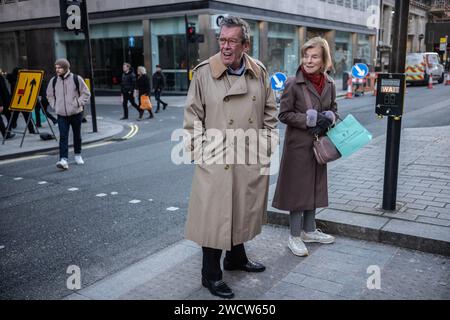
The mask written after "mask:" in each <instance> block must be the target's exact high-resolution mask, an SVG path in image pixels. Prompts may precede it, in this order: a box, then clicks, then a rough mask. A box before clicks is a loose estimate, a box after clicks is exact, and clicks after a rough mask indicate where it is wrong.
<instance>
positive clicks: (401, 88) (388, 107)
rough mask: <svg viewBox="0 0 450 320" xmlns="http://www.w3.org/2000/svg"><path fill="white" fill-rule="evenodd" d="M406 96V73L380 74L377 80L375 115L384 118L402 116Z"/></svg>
mask: <svg viewBox="0 0 450 320" xmlns="http://www.w3.org/2000/svg"><path fill="white" fill-rule="evenodd" d="M404 95H405V74H404V73H380V74H379V75H378V80H377V97H376V107H375V113H376V114H378V115H383V116H401V115H402V114H403V100H404Z"/></svg>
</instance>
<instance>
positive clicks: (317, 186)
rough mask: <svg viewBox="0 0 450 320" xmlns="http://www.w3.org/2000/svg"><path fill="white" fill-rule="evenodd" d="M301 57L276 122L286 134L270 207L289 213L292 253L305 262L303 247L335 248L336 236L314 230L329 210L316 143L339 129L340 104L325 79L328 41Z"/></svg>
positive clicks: (310, 45) (315, 42)
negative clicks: (317, 219)
mask: <svg viewBox="0 0 450 320" xmlns="http://www.w3.org/2000/svg"><path fill="white" fill-rule="evenodd" d="M301 54H302V62H301V65H300V67H299V68H298V70H297V73H296V76H295V77H290V78H288V80H287V81H286V82H285V89H284V91H283V94H282V96H281V102H280V113H279V116H278V119H279V120H280V121H281V122H282V123H285V124H286V125H287V128H286V133H285V139H284V147H283V154H282V159H281V164H280V170H279V175H278V181H277V185H276V189H275V195H274V198H273V202H272V206H273V207H274V208H277V209H280V210H286V211H289V212H290V214H289V222H290V229H291V234H290V236H289V240H288V247H289V248H290V249H291V251H292V253H293V254H295V255H298V256H306V255H308V250H307V248H306V246H305V244H304V242H319V243H332V242H334V237H333V236H330V235H328V234H325V233H323V232H321V230H319V229H316V223H315V213H316V209H317V208H321V207H326V206H328V186H327V166H326V165H320V164H318V163H317V161H316V159H315V157H314V154H313V141H314V139H315V137H316V136H322V135H324V134H325V133H326V130H328V128H329V127H330V126H331V125H333V124H334V123H335V121H336V118H337V104H336V87H335V84H334V81H333V80H332V79H331V78H330V77H329V76H328V74H327V73H326V71H327V70H328V69H329V68H330V67H331V63H332V60H331V56H330V49H329V46H328V43H327V41H326V40H325V39H322V38H320V37H316V38H313V39H311V40H309V41H308V42H306V43H305V44H304V45H303V46H302V48H301ZM303 87H305V89H306V91H304V90H303V89H304V88H303ZM304 92H306V93H304ZM305 94H308V95H309V96H310V100H311V103H312V106H308V105H307V101H308V97H305Z"/></svg>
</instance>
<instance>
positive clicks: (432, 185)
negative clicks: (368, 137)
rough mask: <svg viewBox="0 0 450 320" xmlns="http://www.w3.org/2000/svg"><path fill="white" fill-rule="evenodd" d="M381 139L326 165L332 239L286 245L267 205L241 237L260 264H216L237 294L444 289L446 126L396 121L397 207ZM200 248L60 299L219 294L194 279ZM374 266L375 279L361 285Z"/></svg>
mask: <svg viewBox="0 0 450 320" xmlns="http://www.w3.org/2000/svg"><path fill="white" fill-rule="evenodd" d="M384 148H385V136H381V137H378V138H376V139H374V140H373V141H371V143H370V144H369V145H368V146H366V147H365V148H364V149H362V150H360V151H359V152H357V153H356V154H354V155H352V156H351V157H349V158H348V159H340V160H338V161H336V162H334V163H332V164H330V165H329V191H330V192H329V194H330V206H329V208H327V209H322V210H321V211H320V213H319V214H318V216H317V218H318V224H319V227H322V229H323V230H324V231H328V232H330V233H333V234H335V235H336V241H335V243H334V244H331V245H321V244H316V243H312V244H307V247H308V250H309V256H307V257H302V258H300V257H296V256H294V255H292V253H291V252H290V250H289V249H288V248H287V239H288V236H289V229H288V228H287V227H285V225H287V222H288V215H287V213H286V212H282V211H278V210H275V209H273V208H270V209H269V214H268V216H269V222H270V223H272V225H271V224H269V225H266V226H264V227H263V231H262V233H261V234H260V235H258V236H257V237H256V238H255V239H253V240H252V241H249V242H248V243H247V244H246V249H247V253H248V256H249V257H250V258H251V259H255V260H257V261H259V262H261V263H263V264H264V265H265V266H266V268H267V269H266V271H265V272H262V273H246V272H241V271H233V272H227V271H224V275H223V279H224V281H226V282H227V283H228V285H230V287H231V288H232V289H233V290H234V292H235V295H236V296H235V299H242V300H259V299H263V300H267V299H270V300H292V299H305V300H320V299H338V300H345V299H362V300H366V299H421V300H423V299H426V300H428V299H444V300H448V299H450V282H449V279H450V268H448V265H449V263H450V257H449V256H450V246H449V243H450V212H449V211H450V161H449V160H450V127H437V128H419V129H404V130H403V132H402V140H401V152H400V170H399V180H398V197H397V199H398V211H397V212H395V213H394V212H386V211H384V210H382V209H380V206H379V204H380V202H381V199H382V187H383V185H382V184H383V171H384ZM274 187H275V186H274V185H272V186H271V188H270V199H269V207H270V203H271V198H272V196H273V192H274ZM346 236H349V237H353V239H352V238H346ZM354 238H359V239H354ZM405 247H406V248H405ZM408 248H413V249H416V250H419V251H416V250H411V249H408ZM423 251H427V252H423ZM428 252H431V253H428ZM435 253H439V254H440V255H437V254H435ZM201 257H202V253H201V249H200V247H199V246H198V245H197V244H195V243H193V242H191V241H188V240H181V241H178V242H176V243H175V244H173V245H172V246H170V247H168V248H165V249H164V250H161V251H160V252H158V253H156V254H153V255H151V256H149V257H147V258H145V259H143V260H141V261H139V262H137V263H135V264H133V265H131V266H129V267H127V268H126V269H124V270H122V271H120V272H118V273H116V274H113V275H111V276H108V277H106V278H105V279H103V280H101V281H99V282H96V283H93V284H87V285H86V286H85V287H83V288H82V289H81V290H78V291H77V292H75V293H72V294H69V295H68V296H67V297H66V298H65V299H68V300H89V299H94V300H95V299H123V300H128V299H137V300H141V299H177V300H206V299H208V300H221V299H220V298H218V297H215V296H212V295H211V294H210V293H209V291H208V290H207V289H205V288H203V287H202V285H201V275H200V270H201V259H202V258H201ZM374 269H377V270H379V272H380V273H379V274H380V288H370V287H369V286H368V283H369V284H370V283H371V282H370V281H369V278H370V276H371V275H373V274H374V271H373V270H374ZM222 301H223V300H222Z"/></svg>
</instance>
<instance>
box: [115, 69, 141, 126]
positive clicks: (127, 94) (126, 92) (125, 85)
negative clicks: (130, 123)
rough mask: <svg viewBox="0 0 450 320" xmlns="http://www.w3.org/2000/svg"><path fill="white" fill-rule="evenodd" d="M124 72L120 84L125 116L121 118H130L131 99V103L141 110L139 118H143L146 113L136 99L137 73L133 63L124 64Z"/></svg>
mask: <svg viewBox="0 0 450 320" xmlns="http://www.w3.org/2000/svg"><path fill="white" fill-rule="evenodd" d="M122 70H123V74H122V83H121V84H120V88H121V93H122V108H123V117H122V118H120V120H126V119H128V101H130V103H131V105H132V106H133V107H134V108H135V109H136V110H137V111H138V112H139V119H141V118H142V115H143V114H144V113H143V112H142V111H141V110H140V109H139V107H138V105H137V104H136V102H135V101H134V97H133V92H134V88H135V87H136V75H135V74H134V72H133V69H132V68H131V65H130V64H129V63H127V62H125V63H124V64H123V68H122Z"/></svg>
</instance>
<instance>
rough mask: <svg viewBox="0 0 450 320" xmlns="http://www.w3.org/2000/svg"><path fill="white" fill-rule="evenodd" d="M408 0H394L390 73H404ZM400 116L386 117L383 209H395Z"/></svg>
mask: <svg viewBox="0 0 450 320" xmlns="http://www.w3.org/2000/svg"><path fill="white" fill-rule="evenodd" d="M408 16H409V0H396V1H395V13H394V28H393V34H394V38H393V41H392V51H391V58H390V66H389V72H390V73H404V72H405V60H406V37H407V34H408V20H409V19H408ZM401 128H402V119H401V117H398V118H393V117H388V124H387V135H386V158H385V165H384V186H383V209H384V210H395V205H396V202H397V180H398V163H399V153H400V133H401Z"/></svg>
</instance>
